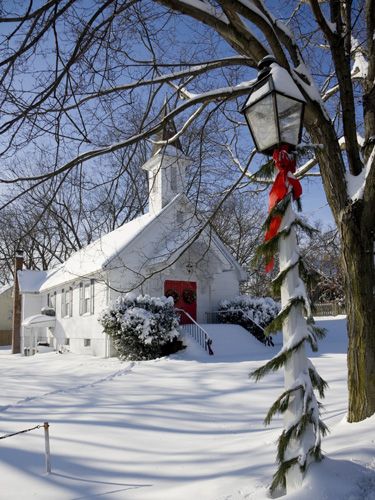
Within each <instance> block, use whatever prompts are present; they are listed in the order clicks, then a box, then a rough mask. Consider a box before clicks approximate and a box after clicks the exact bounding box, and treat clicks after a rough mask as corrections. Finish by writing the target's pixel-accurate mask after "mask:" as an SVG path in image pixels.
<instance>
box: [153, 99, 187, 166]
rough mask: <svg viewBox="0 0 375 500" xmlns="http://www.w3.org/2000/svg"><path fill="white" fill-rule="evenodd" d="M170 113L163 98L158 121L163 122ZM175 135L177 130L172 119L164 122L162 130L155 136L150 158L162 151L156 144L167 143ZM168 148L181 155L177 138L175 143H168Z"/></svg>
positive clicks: (160, 146)
mask: <svg viewBox="0 0 375 500" xmlns="http://www.w3.org/2000/svg"><path fill="white" fill-rule="evenodd" d="M169 113H170V109H169V106H168V100H167V98H165V100H164V104H163V106H162V108H161V110H160V115H159V116H160V121H162V120H164V118H165V117H166V116H167V115H168V114H169ZM176 134H177V128H176V125H175V123H174V120H173V118H172V119H170V120H168V121H166V122H164V124H163V128H162V129H161V130H160V131H159V132H158V133H157V134H156V135H155V137H154V141H155V144H154V146H153V148H152V156H154V155H156V154H158V153H159V152H160V151H161V150H162V149H163V146H162V145H160V144H157V142H161V141H168V140H169V139H172V137H174V136H175V135H176ZM170 146H172V147H175V148H176V149H178V150H179V151H181V152H182V153H183V150H182V146H181V142H180V138H179V137H178V138H177V139H176V140H175V141H173V142H172V143H170Z"/></svg>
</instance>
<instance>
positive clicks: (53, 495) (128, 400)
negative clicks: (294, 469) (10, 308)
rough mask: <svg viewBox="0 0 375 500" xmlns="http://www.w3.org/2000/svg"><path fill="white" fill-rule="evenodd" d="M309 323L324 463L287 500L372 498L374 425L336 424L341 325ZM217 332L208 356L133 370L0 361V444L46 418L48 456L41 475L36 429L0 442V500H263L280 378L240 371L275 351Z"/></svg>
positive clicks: (52, 359) (65, 361)
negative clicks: (323, 388) (316, 334)
mask: <svg viewBox="0 0 375 500" xmlns="http://www.w3.org/2000/svg"><path fill="white" fill-rule="evenodd" d="M319 324H321V325H322V324H323V325H324V326H326V327H327V328H328V330H329V334H328V337H327V339H326V340H325V341H324V342H323V344H322V349H321V352H320V353H318V354H314V355H313V358H314V359H313V362H314V363H315V365H316V366H317V368H318V370H319V372H320V374H321V375H322V376H323V377H324V378H326V379H327V380H328V382H329V384H330V388H329V390H328V391H327V395H326V400H325V406H326V409H325V412H324V419H325V421H326V423H327V424H328V425H329V427H330V429H331V434H330V435H329V436H328V437H327V438H326V439H325V440H324V443H323V449H324V452H325V453H326V454H327V457H328V458H326V459H325V460H324V461H323V462H322V463H320V464H317V465H315V464H314V465H313V466H311V468H310V471H309V474H308V476H307V478H306V479H305V482H304V487H303V489H302V490H301V491H299V492H297V493H294V494H289V495H287V496H286V497H285V498H287V499H293V500H297V499H298V500H374V499H375V444H374V443H375V431H374V427H375V426H374V424H375V419H374V417H372V418H371V419H367V420H366V421H364V422H361V423H359V424H348V423H346V420H345V414H346V408H347V393H346V379H345V378H346V354H345V352H346V333H345V319H344V318H336V319H334V320H325V321H321V322H319ZM224 328H228V327H224ZM224 328H223V327H222V326H221V327H220V328H212V327H209V329H210V332H209V333H210V335H212V337H213V338H214V345H213V347H214V349H215V342H216V350H217V355H216V356H211V357H209V356H207V355H206V354H205V353H203V352H201V351H200V350H199V348H197V347H195V346H193V345H192V342H189V346H190V347H189V348H188V349H187V350H186V351H185V352H182V353H178V354H177V355H175V356H173V357H170V358H163V359H159V360H155V361H147V362H137V363H121V362H119V361H118V360H117V359H99V358H93V357H88V356H82V355H73V354H63V355H60V354H56V353H53V352H50V353H42V354H37V355H36V356H34V357H21V356H18V355H14V356H12V355H10V354H9V352H8V351H6V350H2V351H0V376H1V382H2V383H1V396H0V436H2V435H4V434H6V433H10V432H14V431H18V430H22V429H27V428H29V427H32V426H33V425H36V424H40V423H43V422H44V421H45V420H48V421H49V423H50V436H51V453H52V474H49V475H47V474H46V473H45V472H44V437H43V429H38V430H34V431H31V432H29V433H26V434H20V435H17V436H14V437H9V438H6V439H3V440H0V459H1V462H0V463H1V468H0V472H1V487H0V499H1V500H3V499H4V500H8V499H17V500H19V499H20V500H23V499H30V498H37V499H45V500H47V499H48V500H60V499H64V500H65V499H66V500H73V499H75V500H78V499H89V498H100V499H108V500H112V499H113V500H115V499H121V500H124V499H125V500H133V499H134V500H169V499H173V500H191V499H193V498H197V499H198V498H199V499H202V500H242V499H247V500H255V499H256V500H262V499H265V498H267V485H268V484H269V483H270V480H271V477H272V473H273V472H274V470H275V464H274V457H275V446H276V444H275V443H276V440H277V437H278V436H279V434H280V432H281V427H282V421H281V419H276V420H275V422H274V423H273V424H272V425H271V426H270V427H269V428H265V427H264V426H263V423H262V421H263V418H264V416H265V414H266V411H267V410H268V408H269V406H270V405H271V403H272V402H273V401H274V399H275V398H276V397H277V396H278V395H279V394H280V392H281V390H282V384H283V382H282V373H277V374H273V375H270V376H268V377H267V378H266V379H264V380H263V381H262V382H259V383H257V384H256V383H254V382H253V381H251V380H249V378H248V373H249V371H250V370H251V369H253V368H254V367H256V366H259V364H260V363H261V362H262V360H264V359H267V358H268V357H270V356H271V355H273V354H274V353H275V352H276V350H277V346H276V347H275V348H267V347H263V346H262V345H261V344H260V343H259V342H257V341H255V340H253V339H252V338H250V339H249V338H247V337H246V336H243V332H240V331H239V330H237V331H235V330H233V329H232V332H231V329H230V328H228V329H227V335H225V331H224ZM231 333H232V337H231V338H230V340H231V341H229V339H228V337H229V335H230V334H231ZM275 340H276V342H279V340H278V339H277V338H276V339H275ZM232 341H233V342H232ZM249 346H250V348H249Z"/></svg>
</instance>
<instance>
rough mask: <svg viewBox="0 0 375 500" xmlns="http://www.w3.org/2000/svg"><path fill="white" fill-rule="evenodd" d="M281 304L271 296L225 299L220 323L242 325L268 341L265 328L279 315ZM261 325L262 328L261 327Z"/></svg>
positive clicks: (221, 307) (222, 304)
mask: <svg viewBox="0 0 375 500" xmlns="http://www.w3.org/2000/svg"><path fill="white" fill-rule="evenodd" d="M279 311H280V304H279V303H278V302H275V301H274V300H273V299H271V297H262V298H258V297H250V296H249V295H239V296H238V297H235V298H234V299H231V300H223V301H222V302H221V303H220V305H219V315H218V317H219V321H220V323H234V324H237V325H241V326H243V327H244V328H246V330H248V331H249V332H250V333H252V334H253V335H254V336H255V337H256V338H257V339H258V340H260V341H261V342H263V343H267V342H266V341H267V339H266V337H265V336H264V333H263V329H264V328H265V327H266V326H267V325H269V324H270V323H271V321H272V320H273V319H274V318H275V317H276V316H277V315H278V313H279ZM259 327H260V328H259Z"/></svg>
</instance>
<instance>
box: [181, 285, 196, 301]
mask: <svg viewBox="0 0 375 500" xmlns="http://www.w3.org/2000/svg"><path fill="white" fill-rule="evenodd" d="M182 298H183V299H184V301H185V303H186V304H194V302H195V301H196V300H197V294H196V293H195V292H194V290H191V288H185V290H184V291H183V292H182Z"/></svg>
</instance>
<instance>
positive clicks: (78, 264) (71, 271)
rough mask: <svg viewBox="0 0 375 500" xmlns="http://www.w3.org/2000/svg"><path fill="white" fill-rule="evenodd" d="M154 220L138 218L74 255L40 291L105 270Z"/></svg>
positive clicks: (48, 279)
mask: <svg viewBox="0 0 375 500" xmlns="http://www.w3.org/2000/svg"><path fill="white" fill-rule="evenodd" d="M154 218H155V216H152V215H150V214H149V213H147V214H145V215H142V216H140V217H137V218H136V219H134V220H132V221H130V222H127V223H126V224H124V225H123V226H121V227H119V228H117V229H115V230H114V231H111V232H110V233H108V234H105V235H104V236H102V237H101V238H99V239H98V240H96V241H94V242H93V243H91V244H90V245H88V246H87V247H84V248H82V249H81V250H79V251H78V252H76V253H74V254H73V255H72V256H71V257H69V259H68V260H67V261H65V262H64V263H63V264H62V265H61V266H60V267H59V268H58V269H57V271H56V272H54V273H51V274H50V275H49V276H47V277H46V279H45V280H44V282H43V283H41V286H40V289H39V290H40V291H43V290H47V289H50V288H53V287H55V286H58V285H60V284H62V283H66V282H69V281H72V280H74V279H75V278H79V277H82V276H88V275H90V274H93V273H95V272H96V271H99V270H102V269H104V268H105V267H106V266H107V265H108V263H109V262H110V261H111V260H112V259H113V258H115V257H116V256H117V255H118V254H119V253H120V252H122V251H123V250H124V248H125V247H126V246H127V245H128V244H129V243H130V242H131V241H132V240H133V239H134V238H135V237H136V236H137V235H138V234H139V233H140V232H141V231H143V229H144V228H145V227H146V226H147V225H148V224H149V223H150V222H151V221H152V220H153V219H154Z"/></svg>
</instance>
